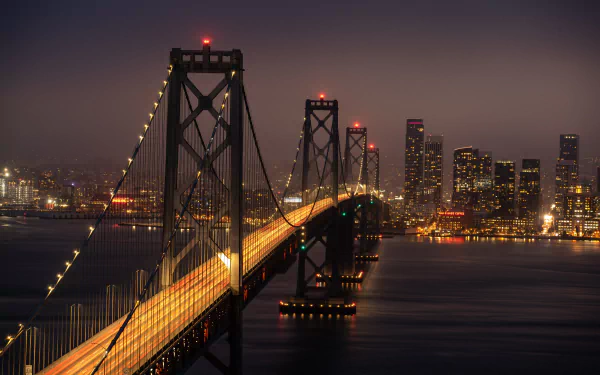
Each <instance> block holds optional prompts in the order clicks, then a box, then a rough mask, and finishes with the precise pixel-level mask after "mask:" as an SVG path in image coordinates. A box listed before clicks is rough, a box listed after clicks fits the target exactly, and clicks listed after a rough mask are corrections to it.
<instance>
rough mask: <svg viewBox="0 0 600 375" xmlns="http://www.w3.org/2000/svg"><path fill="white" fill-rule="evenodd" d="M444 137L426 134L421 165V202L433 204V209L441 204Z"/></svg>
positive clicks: (436, 209)
mask: <svg viewBox="0 0 600 375" xmlns="http://www.w3.org/2000/svg"><path fill="white" fill-rule="evenodd" d="M443 167H444V137H443V136H441V135H428V136H427V139H426V141H425V158H424V167H423V170H424V172H423V184H424V191H423V203H424V204H425V205H427V204H433V207H434V209H435V211H438V210H439V209H440V208H441V205H442V192H443V177H444V172H443V170H444V168H443Z"/></svg>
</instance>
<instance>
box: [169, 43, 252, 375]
mask: <svg viewBox="0 0 600 375" xmlns="http://www.w3.org/2000/svg"><path fill="white" fill-rule="evenodd" d="M170 65H171V69H172V73H171V79H170V82H169V92H168V98H167V99H168V102H167V103H168V110H167V134H166V163H165V181H164V196H163V204H164V215H163V248H166V247H167V246H169V248H168V252H167V254H166V256H165V258H164V260H163V263H162V265H161V270H160V283H161V287H162V288H166V287H168V286H170V285H171V284H172V283H173V281H174V280H173V278H174V273H175V268H176V266H177V264H178V262H180V261H181V260H182V259H183V258H184V257H185V255H186V252H187V251H189V249H191V248H193V246H195V245H198V243H200V242H203V241H204V242H205V243H208V244H209V243H210V239H209V238H208V235H207V234H206V233H207V231H202V232H203V233H204V234H203V236H204V237H201V238H195V239H194V240H193V242H195V243H194V244H191V246H186V248H185V249H184V250H182V251H180V252H179V253H175V244H174V241H171V239H172V235H171V233H172V232H173V231H174V229H175V225H176V220H177V214H178V213H179V212H180V211H181V209H182V203H181V200H180V197H181V196H182V195H183V194H184V193H185V191H186V190H187V189H188V187H189V186H190V183H188V182H187V181H186V182H183V183H181V181H179V183H178V178H179V179H180V175H182V174H183V173H182V171H180V170H179V169H180V165H179V164H180V160H179V158H180V155H181V154H183V153H187V154H188V155H189V156H191V157H192V159H193V160H195V162H196V163H197V170H198V171H201V173H205V174H206V175H208V176H212V173H213V172H214V171H213V170H212V169H211V168H212V163H213V161H214V160H216V159H217V158H219V156H220V155H222V154H223V153H224V152H225V151H226V150H228V151H229V160H230V161H229V162H230V165H229V170H230V175H229V176H227V179H228V180H229V181H231V183H230V184H229V187H225V186H224V190H226V191H228V192H229V200H230V203H229V205H228V207H227V208H224V209H223V210H222V211H221V212H219V214H218V215H215V218H214V219H213V222H212V223H209V225H215V223H217V222H218V221H219V220H220V219H221V218H222V217H223V216H225V215H228V216H229V217H230V219H231V225H230V228H229V244H230V257H229V271H230V275H229V276H230V289H231V295H232V297H231V306H230V312H229V315H230V319H231V321H230V328H229V344H230V364H229V368H228V372H229V373H230V374H240V373H241V369H242V365H241V359H242V346H241V340H242V337H241V334H242V330H241V326H242V299H241V293H242V256H241V254H242V195H243V192H242V181H243V168H242V160H243V159H242V155H243V143H244V142H243V141H244V138H243V134H242V132H243V121H244V99H243V93H242V84H243V69H244V68H243V55H242V52H241V51H240V50H236V49H234V50H231V51H212V50H211V46H210V41H204V44H203V48H202V49H201V50H182V49H180V48H174V49H172V50H171V54H170ZM192 74H211V75H216V76H219V75H220V76H222V78H221V80H220V81H219V82H218V83H217V84H216V85H215V86H214V87H213V88H212V90H211V91H210V92H209V93H208V94H206V95H205V94H203V93H202V92H201V91H200V89H199V88H198V87H196V85H195V84H194V83H193V82H192V80H191V79H190V75H192ZM227 88H228V89H229V91H228V92H226V95H229V99H228V109H229V113H228V114H229V123H227V121H226V120H225V118H224V116H221V115H219V113H220V112H219V111H220V110H222V109H221V108H215V107H214V106H213V100H215V98H217V96H219V95H220V94H221V93H222V92H223V91H224V90H226V89H227ZM188 91H189V92H190V93H191V94H192V95H193V96H194V97H195V98H196V100H197V101H196V103H197V104H196V106H195V107H193V106H192V104H191V102H190V101H189V97H188V95H189V94H188ZM184 95H185V99H187V102H188V105H189V115H187V117H185V118H182V116H181V114H182V112H184V111H183V108H182V102H184V101H183V100H182V99H184V98H183V96H184ZM201 113H208V114H210V115H211V116H212V117H213V118H214V120H215V121H218V122H219V123H220V125H221V126H222V127H223V128H224V129H226V130H227V131H226V134H227V136H226V137H225V138H224V139H222V140H221V143H220V144H216V143H215V144H213V145H212V147H211V153H210V154H207V155H206V157H205V156H204V155H200V154H199V153H198V152H197V151H196V150H195V149H194V148H193V147H191V146H190V144H189V143H188V142H187V141H186V139H185V138H184V132H185V130H186V129H187V128H188V127H190V126H192V125H196V126H197V123H196V119H197V118H198V116H199V115H200V114H201ZM211 142H212V139H211ZM214 173H215V175H214V176H212V177H213V178H216V179H217V180H218V181H221V180H219V177H218V176H216V172H214ZM221 183H222V184H223V185H224V182H221ZM186 215H189V213H187V212H186ZM188 221H189V222H190V223H194V220H193V219H191V218H190V220H188ZM198 232H200V231H197V233H198ZM206 358H207V359H209V361H211V363H212V362H213V361H215V358H214V356H208V355H207V356H206ZM221 367H223V366H221Z"/></svg>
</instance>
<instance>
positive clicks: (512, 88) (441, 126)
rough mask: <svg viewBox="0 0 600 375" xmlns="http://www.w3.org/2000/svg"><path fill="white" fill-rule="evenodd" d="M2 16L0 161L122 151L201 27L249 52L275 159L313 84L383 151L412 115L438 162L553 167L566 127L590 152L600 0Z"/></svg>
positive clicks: (261, 122) (145, 5) (181, 4)
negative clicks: (441, 144) (475, 153)
mask: <svg viewBox="0 0 600 375" xmlns="http://www.w3.org/2000/svg"><path fill="white" fill-rule="evenodd" d="M171 3H172V4H171ZM309 6H311V7H309ZM0 17H1V21H0V28H1V30H2V33H1V37H2V40H1V43H0V48H1V49H2V61H1V63H0V64H2V66H1V68H2V69H1V72H2V73H1V74H2V85H1V88H2V89H1V92H2V98H1V99H2V100H1V107H0V160H6V159H18V160H23V161H25V160H28V161H34V162H39V161H43V160H46V159H48V160H49V159H52V158H60V159H62V160H68V159H69V158H75V157H77V158H80V159H83V160H93V159H96V158H99V157H102V158H107V159H110V160H115V161H122V160H125V158H126V157H127V156H128V155H129V153H130V151H131V149H132V146H133V144H134V143H135V142H136V140H137V134H138V133H139V129H140V124H142V123H143V122H144V121H145V119H146V116H147V115H146V114H147V113H148V109H149V107H150V106H151V103H152V102H153V101H154V98H155V95H156V91H157V87H158V86H159V85H160V82H161V81H162V79H163V77H164V75H165V67H166V65H167V63H168V53H169V50H170V49H171V48H172V47H183V48H190V49H193V48H200V46H201V40H202V38H203V37H205V36H209V37H211V38H212V39H213V48H215V49H231V48H240V49H242V51H243V52H244V58H245V65H246V73H245V81H246V86H247V89H248V94H249V97H250V101H251V105H252V110H253V117H254V118H255V122H256V125H257V127H258V129H257V131H258V135H259V140H260V142H261V144H262V145H263V146H262V148H263V150H266V151H265V152H266V158H267V159H268V160H270V161H276V160H279V159H278V158H283V159H284V160H287V159H292V158H293V154H294V151H295V143H296V141H297V136H298V132H299V130H300V126H301V121H302V117H303V105H304V100H305V99H306V98H308V97H316V96H317V95H318V93H319V92H325V93H327V95H328V97H329V98H333V97H335V98H337V99H338V100H339V101H340V120H341V122H340V127H341V128H344V127H345V126H347V125H348V124H350V123H352V122H354V121H359V122H361V123H363V124H365V125H367V126H368V128H369V137H370V140H371V141H372V142H373V143H375V144H376V145H377V146H378V147H380V149H381V153H382V156H385V157H386V159H385V160H386V163H389V162H390V161H394V162H395V163H396V164H398V165H402V163H403V156H402V152H403V148H404V134H405V119H406V118H414V117H416V118H424V119H425V129H426V132H427V133H443V134H444V135H445V137H446V138H445V149H446V152H445V156H446V160H447V161H450V159H451V153H452V150H453V149H454V148H456V147H460V146H465V145H473V146H476V147H479V148H482V149H486V150H491V151H492V152H493V154H494V158H508V159H514V160H518V159H520V158H522V157H539V158H541V159H542V160H543V162H548V163H546V165H543V166H545V167H549V165H548V164H549V163H550V161H551V160H552V159H553V158H555V157H556V156H557V154H558V138H559V134H560V133H561V132H563V133H564V132H573V133H579V134H580V135H581V150H582V152H581V153H582V156H583V157H586V156H600V149H599V147H598V144H599V141H600V5H598V2H597V1H525V0H518V1H512V0H502V1H500V0H498V1H489V0H488V1H486V0H460V1H450V0H443V1H424V0H420V1H417V0H413V1H357V2H355V1H338V2H330V1H318V2H312V3H307V2H296V3H292V2H287V1H281V0H279V1H224V2H221V1H176V2H171V1H160V2H157V1H148V0H145V1H122V0H121V1H111V0H105V1H101V2H94V4H92V2H89V1H40V2H32V1H13V2H10V3H5V4H3V12H2V15H0ZM267 145H268V147H267ZM388 172H389V171H388ZM386 174H387V173H386Z"/></svg>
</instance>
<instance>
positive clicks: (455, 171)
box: [452, 146, 475, 210]
mask: <svg viewBox="0 0 600 375" xmlns="http://www.w3.org/2000/svg"><path fill="white" fill-rule="evenodd" d="M473 159H474V155H473V147H471V146H468V147H461V148H457V149H455V150H454V159H453V168H452V207H453V208H454V209H457V210H463V209H465V208H467V207H468V206H472V193H473V185H474V180H475V174H474V172H473Z"/></svg>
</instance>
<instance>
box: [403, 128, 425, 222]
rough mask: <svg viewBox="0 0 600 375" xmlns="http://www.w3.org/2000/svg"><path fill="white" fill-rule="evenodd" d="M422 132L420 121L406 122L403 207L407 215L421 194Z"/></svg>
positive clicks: (413, 208)
mask: <svg viewBox="0 0 600 375" xmlns="http://www.w3.org/2000/svg"><path fill="white" fill-rule="evenodd" d="M423 131H424V127H423V120H422V119H408V120H406V148H405V150H404V205H405V209H406V212H407V213H412V212H414V211H415V209H416V207H417V204H418V203H419V201H420V199H421V197H422V194H423V147H424V144H423V140H424V133H423Z"/></svg>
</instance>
